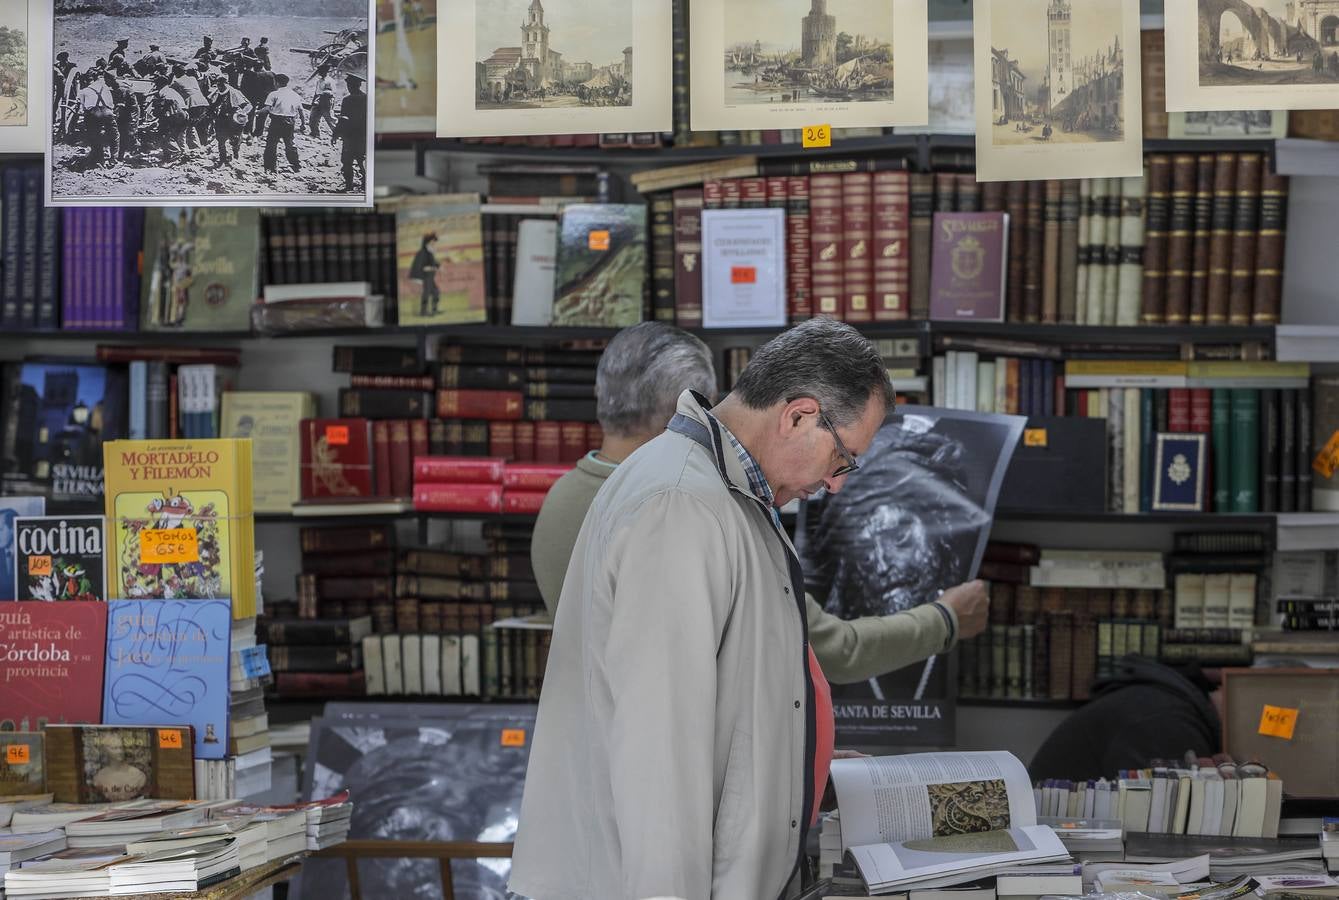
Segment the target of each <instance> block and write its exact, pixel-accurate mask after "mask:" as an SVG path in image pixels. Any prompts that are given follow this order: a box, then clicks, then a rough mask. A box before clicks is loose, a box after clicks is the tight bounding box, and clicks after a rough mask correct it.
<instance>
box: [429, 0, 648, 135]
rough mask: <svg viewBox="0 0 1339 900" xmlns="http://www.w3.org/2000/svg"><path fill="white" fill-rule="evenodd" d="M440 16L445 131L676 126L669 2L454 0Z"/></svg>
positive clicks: (440, 111) (440, 101)
mask: <svg viewBox="0 0 1339 900" xmlns="http://www.w3.org/2000/svg"><path fill="white" fill-rule="evenodd" d="M438 21H439V22H440V27H439V28H438V29H437V134H438V135H439V136H441V137H479V136H491V135H543V134H595V133H609V132H644V131H669V130H671V127H672V124H673V123H672V114H671V111H670V94H671V79H670V34H671V28H670V24H671V21H670V4H669V2H668V0H454V2H452V3H447V4H443V5H442V7H441V8H440V10H439V15H438Z"/></svg>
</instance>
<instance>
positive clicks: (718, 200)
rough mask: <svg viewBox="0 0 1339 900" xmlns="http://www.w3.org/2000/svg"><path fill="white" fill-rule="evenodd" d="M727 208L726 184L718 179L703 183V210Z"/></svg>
mask: <svg viewBox="0 0 1339 900" xmlns="http://www.w3.org/2000/svg"><path fill="white" fill-rule="evenodd" d="M724 206H725V182H723V181H720V180H718V179H712V180H711V181H704V182H702V208H703V209H722V208H724Z"/></svg>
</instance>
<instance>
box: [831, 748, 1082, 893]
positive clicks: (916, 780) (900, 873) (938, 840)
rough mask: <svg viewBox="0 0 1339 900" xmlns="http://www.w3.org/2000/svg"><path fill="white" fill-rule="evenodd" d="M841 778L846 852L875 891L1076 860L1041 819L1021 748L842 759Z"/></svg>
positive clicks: (837, 775)
mask: <svg viewBox="0 0 1339 900" xmlns="http://www.w3.org/2000/svg"><path fill="white" fill-rule="evenodd" d="M832 784H833V788H834V790H835V791H836V793H837V806H838V808H839V809H840V811H841V829H842V851H843V852H845V853H849V854H850V855H851V857H852V859H853V860H854V862H855V864H856V866H857V867H858V868H859V870H860V876H861V878H863V879H864V880H865V883H866V885H867V886H868V888H869V890H870V892H871V893H881V892H887V891H890V890H893V889H895V888H900V887H906V886H909V885H915V886H916V887H944V886H947V885H952V884H961V883H963V882H966V881H975V880H976V879H979V878H984V877H989V876H992V875H996V874H998V873H999V872H1002V871H1005V870H1007V869H1009V868H1012V867H1014V866H1017V865H1021V864H1024V863H1044V862H1054V861H1057V860H1064V859H1068V858H1069V854H1068V853H1067V852H1066V851H1065V848H1064V845H1063V844H1061V843H1060V839H1059V838H1057V837H1056V835H1055V832H1054V831H1053V830H1052V829H1051V828H1050V827H1048V826H1046V825H1038V824H1037V814H1036V806H1035V803H1034V801H1033V798H1032V785H1031V782H1030V781H1029V780H1028V774H1027V770H1026V769H1025V768H1024V767H1023V764H1022V763H1021V762H1020V761H1019V760H1018V758H1017V757H1016V756H1014V755H1013V754H1012V753H1008V752H1004V751H991V752H970V753H913V754H908V755H905V756H878V757H860V758H856V759H840V760H836V761H834V762H833V764H832Z"/></svg>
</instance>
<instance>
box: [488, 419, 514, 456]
mask: <svg viewBox="0 0 1339 900" xmlns="http://www.w3.org/2000/svg"><path fill="white" fill-rule="evenodd" d="M516 424H517V423H515V422H489V423H488V452H489V453H490V454H492V455H493V456H499V457H501V458H502V459H509V460H510V459H515V458H516Z"/></svg>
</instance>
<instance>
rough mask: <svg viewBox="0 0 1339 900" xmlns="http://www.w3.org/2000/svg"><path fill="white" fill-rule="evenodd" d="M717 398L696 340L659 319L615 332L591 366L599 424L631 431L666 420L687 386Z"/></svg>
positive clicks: (706, 354) (707, 359)
mask: <svg viewBox="0 0 1339 900" xmlns="http://www.w3.org/2000/svg"><path fill="white" fill-rule="evenodd" d="M689 388H691V389H693V390H695V391H697V392H699V393H701V394H705V395H706V396H707V397H708V398H709V399H711V400H712V401H715V399H716V391H717V388H716V370H715V368H714V367H713V366H712V364H711V351H710V350H708V349H707V345H706V344H704V343H702V341H701V340H699V339H698V338H696V337H694V336H693V335H691V334H689V333H688V332H686V331H684V330H683V329H681V328H675V327H674V326H673V325H667V324H665V323H664V322H642V323H641V324H640V325H633V326H632V327H631V328H625V329H623V330H622V331H620V332H619V333H618V334H616V335H615V336H614V339H613V340H612V341H610V342H609V346H608V347H607V348H605V351H604V353H603V354H602V355H601V356H600V365H599V368H598V369H596V371H595V398H596V401H597V414H598V417H599V420H600V427H601V428H603V429H604V430H605V431H606V432H607V433H610V434H615V435H622V436H633V435H640V434H646V433H648V432H658V431H660V430H662V429H663V428H664V427H665V426H666V425H667V424H669V420H670V418H672V417H673V415H674V409H675V407H676V406H677V405H678V401H679V395H680V394H681V393H683V392H684V391H685V390H687V389H689Z"/></svg>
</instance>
